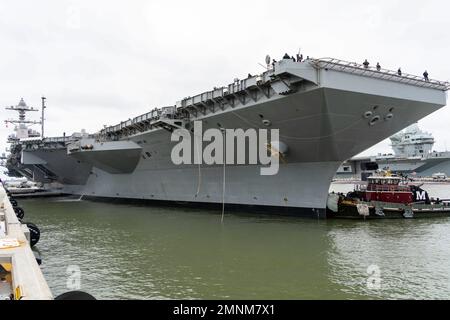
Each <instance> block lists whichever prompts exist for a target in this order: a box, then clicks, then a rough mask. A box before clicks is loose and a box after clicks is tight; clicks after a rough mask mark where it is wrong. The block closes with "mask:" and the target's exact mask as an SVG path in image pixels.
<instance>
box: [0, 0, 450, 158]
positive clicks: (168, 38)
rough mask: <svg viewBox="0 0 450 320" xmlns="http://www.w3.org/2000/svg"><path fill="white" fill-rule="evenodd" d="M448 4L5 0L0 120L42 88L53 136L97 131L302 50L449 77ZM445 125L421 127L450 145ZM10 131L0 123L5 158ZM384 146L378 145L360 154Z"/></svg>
mask: <svg viewBox="0 0 450 320" xmlns="http://www.w3.org/2000/svg"><path fill="white" fill-rule="evenodd" d="M449 3H450V2H449V1H444V0H443V1H437V0H436V1H432V0H427V1H415V0H414V1H411V0H409V1H400V0H398V1H395V0H389V1H380V0H376V1H367V0H366V1H353V0H351V1H349V0H345V1H325V0H322V1H318V0H314V1H300V0H294V1H290V0H286V1H264V0H257V1H242V0H240V1H234V0H227V1H211V0H209V1H168V0H165V1H139V0H133V1H113V0H105V1H103V0H95V1H93V0H90V1H75V0H40V1H32V0H30V1H22V0H16V1H7V0H0V39H1V40H0V41H1V42H0V44H1V50H0V79H1V80H0V106H1V107H2V109H1V111H0V115H1V117H0V119H1V120H2V121H3V120H5V119H6V118H11V117H16V114H15V113H13V112H10V111H5V110H4V109H3V106H8V105H13V104H14V105H15V104H17V103H18V101H19V99H20V98H21V97H23V98H24V99H25V101H26V102H27V103H28V104H29V105H31V106H34V107H39V106H40V97H41V95H45V96H46V97H47V104H48V109H47V122H46V133H47V134H48V135H55V136H56V135H57V136H59V135H62V133H63V132H66V133H68V134H71V133H72V132H74V131H80V129H82V128H84V129H86V130H88V131H89V132H95V131H97V130H99V129H100V128H102V126H103V125H105V124H107V125H112V124H116V123H118V122H120V121H122V120H125V119H128V118H131V117H134V116H137V115H139V114H142V113H145V112H147V111H148V110H150V109H152V108H153V107H159V106H164V105H173V104H175V102H176V101H178V100H180V99H182V98H183V97H186V96H192V95H195V94H197V93H201V92H203V91H206V90H211V89H212V88H213V87H214V86H222V85H226V84H229V83H231V82H232V81H233V78H235V77H241V78H242V77H244V76H245V75H247V73H249V72H250V73H256V72H260V71H262V68H261V67H260V66H259V65H258V63H263V62H264V58H265V56H266V54H270V55H271V56H272V57H274V58H278V59H279V58H281V57H282V55H283V54H284V53H285V52H287V53H289V54H295V53H297V51H298V50H299V48H300V47H301V50H302V52H303V54H304V55H305V56H306V55H309V56H313V57H336V58H341V59H345V60H350V61H358V62H361V61H363V60H364V59H366V58H367V59H368V60H369V61H370V62H372V63H373V64H375V63H376V62H377V61H379V62H380V63H381V64H382V66H383V67H385V68H391V69H394V70H396V69H397V68H398V67H399V66H401V67H402V69H403V71H404V72H408V73H413V74H418V75H421V74H422V73H423V71H424V70H425V69H427V70H428V72H429V73H430V77H432V78H437V79H439V80H449V79H450V63H449V62H448V59H449V58H450V36H449V30H450V18H449V13H450V10H449V9H450V4H449ZM31 117H32V118H33V119H36V120H38V119H39V114H37V113H35V114H33V115H31ZM449 120H450V109H449V108H448V107H445V108H443V109H441V110H440V111H438V112H436V113H434V114H432V115H430V116H428V117H427V118H426V119H423V120H422V121H421V122H420V126H421V127H422V128H423V129H425V130H426V131H429V132H431V133H432V134H433V135H434V136H435V138H436V145H435V149H436V150H444V149H446V148H447V144H448V148H450V136H449V133H450V128H449ZM36 129H39V127H38V126H37V127H36ZM11 130H12V128H11V126H9V128H5V126H4V125H3V124H2V126H1V129H0V153H1V152H3V151H4V150H5V147H6V143H5V139H6V136H7V135H8V134H9V133H11ZM388 151H389V143H388V142H387V141H384V142H383V143H381V144H379V145H377V146H375V147H373V148H371V149H370V150H369V151H367V152H365V154H374V153H378V152H388Z"/></svg>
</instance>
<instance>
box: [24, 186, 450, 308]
mask: <svg viewBox="0 0 450 320" xmlns="http://www.w3.org/2000/svg"><path fill="white" fill-rule="evenodd" d="M345 188H349V186H344V185H336V186H335V189H336V190H335V191H344V189H345ZM430 188H431V189H430ZM433 188H434V189H433ZM428 190H429V192H430V193H431V196H433V195H434V196H439V197H441V198H445V194H450V187H449V186H430V187H429V188H428ZM447 191H448V192H447ZM436 193H437V194H438V195H436ZM19 205H20V206H21V207H23V208H24V209H25V212H26V216H25V220H26V221H32V222H33V223H35V224H37V225H38V226H39V227H40V229H41V232H42V233H41V240H40V242H39V244H38V245H37V247H38V249H39V251H40V254H41V256H42V259H43V263H42V266H41V267H42V270H43V273H44V276H45V278H46V279H47V281H48V284H49V286H50V288H51V290H52V292H53V294H54V295H55V296H56V295H58V294H61V293H63V292H67V291H69V290H73V289H78V288H80V289H81V290H83V291H86V292H89V293H90V294H92V295H94V296H95V297H96V298H98V299H381V298H385V299H448V298H449V297H450V246H449V245H448V244H449V243H450V219H447V218H436V219H425V220H393V221H387V220H381V221H348V220H345V221H344V220H315V219H304V218H296V217H280V216H268V215H255V214H250V213H244V212H242V213H235V212H234V213H229V212H228V213H227V212H226V213H225V221H224V224H221V222H220V220H221V219H220V218H221V216H220V214H221V213H220V211H208V210H203V209H202V210H195V209H183V208H168V207H154V206H137V205H125V204H110V203H100V202H92V201H86V200H79V199H68V198H51V199H28V200H25V199H23V200H20V204H19ZM74 286H75V287H74ZM77 286H78V288H77Z"/></svg>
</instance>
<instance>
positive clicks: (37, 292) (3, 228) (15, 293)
mask: <svg viewBox="0 0 450 320" xmlns="http://www.w3.org/2000/svg"><path fill="white" fill-rule="evenodd" d="M0 265H1V267H0V299H3V300H7V299H13V300H52V299H53V295H52V293H51V291H50V288H49V287H48V285H47V282H46V280H45V278H44V276H43V274H42V271H41V269H40V267H39V265H38V263H37V261H36V258H35V256H34V254H33V252H32V250H31V247H30V231H29V229H28V227H27V226H26V225H25V224H22V223H21V222H20V221H19V219H18V218H17V217H16V214H15V212H14V209H13V207H12V205H11V203H10V201H9V199H8V196H7V193H6V190H5V189H4V188H3V186H2V185H1V184H0Z"/></svg>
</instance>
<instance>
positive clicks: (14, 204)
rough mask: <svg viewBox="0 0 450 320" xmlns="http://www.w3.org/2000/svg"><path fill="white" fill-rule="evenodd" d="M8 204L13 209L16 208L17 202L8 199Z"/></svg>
mask: <svg viewBox="0 0 450 320" xmlns="http://www.w3.org/2000/svg"><path fill="white" fill-rule="evenodd" d="M9 203H11V205H12V206H13V207H17V201H16V200H14V199H9Z"/></svg>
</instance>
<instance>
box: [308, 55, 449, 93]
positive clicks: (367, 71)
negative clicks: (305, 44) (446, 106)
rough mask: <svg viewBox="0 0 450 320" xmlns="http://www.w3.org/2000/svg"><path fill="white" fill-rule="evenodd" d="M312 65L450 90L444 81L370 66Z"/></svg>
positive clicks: (324, 60) (337, 62)
mask: <svg viewBox="0 0 450 320" xmlns="http://www.w3.org/2000/svg"><path fill="white" fill-rule="evenodd" d="M310 61H311V62H312V63H313V65H314V66H315V67H316V68H319V69H328V70H337V71H341V72H347V73H351V74H357V75H360V76H367V77H371V78H377V79H383V80H389V81H396V82H401V83H405V84H411V85H415V86H419V87H425V88H433V89H438V90H443V91H447V90H449V89H450V83H449V82H445V81H438V80H433V79H428V80H426V79H425V78H424V77H419V76H416V75H412V74H409V73H403V72H402V73H401V74H399V73H398V71H393V70H389V69H383V68H379V69H377V68H376V67H371V66H368V67H366V66H364V65H363V64H360V63H357V62H349V61H345V60H340V59H334V58H321V59H310Z"/></svg>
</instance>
